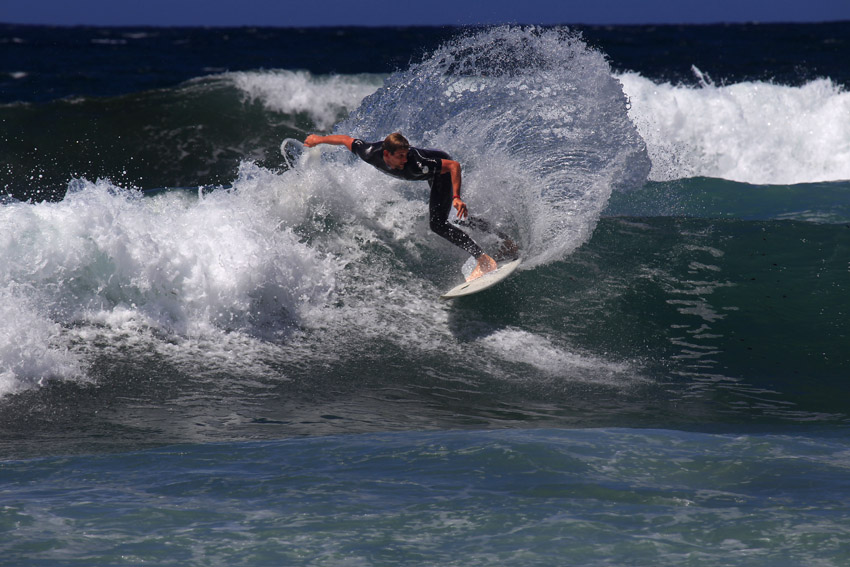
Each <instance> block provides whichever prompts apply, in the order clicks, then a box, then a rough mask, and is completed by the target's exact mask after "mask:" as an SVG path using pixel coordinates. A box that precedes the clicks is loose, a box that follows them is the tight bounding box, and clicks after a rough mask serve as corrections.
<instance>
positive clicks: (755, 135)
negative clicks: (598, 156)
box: [618, 69, 850, 184]
mask: <svg viewBox="0 0 850 567" xmlns="http://www.w3.org/2000/svg"><path fill="white" fill-rule="evenodd" d="M695 72H696V73H697V74H698V77H700V78H701V79H702V82H701V85H700V86H698V87H691V86H681V85H672V84H670V83H655V82H653V81H651V80H649V79H646V78H644V77H642V76H640V75H639V74H636V73H625V74H623V75H620V76H619V77H618V78H619V79H620V82H622V84H623V89H624V91H625V93H626V95H627V96H628V97H629V99H630V100H631V110H630V116H631V117H632V120H634V122H635V124H636V126H637V128H638V131H639V132H640V134H641V136H642V137H643V139H644V140H646V143H647V150H648V152H649V155H650V158H651V159H652V172H651V173H650V179H653V180H658V181H665V180H672V179H679V178H687V177H697V176H706V177H717V178H723V179H729V180H733V181H742V182H746V183H755V184H794V183H807V182H817V181H833V180H844V179H850V92H846V91H845V90H843V89H842V88H841V87H840V86H838V85H836V84H835V83H833V82H832V81H831V80H829V79H820V80H816V81H812V82H810V83H807V84H805V85H802V86H798V87H792V86H784V85H776V84H771V83H765V82H743V83H737V84H731V85H723V86H718V85H715V84H713V83H712V82H711V81H710V80H707V79H706V78H705V77H703V76H702V74H700V73H699V71H698V70H696V69H695Z"/></svg>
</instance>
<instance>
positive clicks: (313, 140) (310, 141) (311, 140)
mask: <svg viewBox="0 0 850 567" xmlns="http://www.w3.org/2000/svg"><path fill="white" fill-rule="evenodd" d="M321 139H322V138H321V136H317V135H315V134H310V135H309V136H307V138H306V139H305V140H304V145H305V146H307V147H308V148H314V147H316V146H318V145H319V144H321V143H322V142H321Z"/></svg>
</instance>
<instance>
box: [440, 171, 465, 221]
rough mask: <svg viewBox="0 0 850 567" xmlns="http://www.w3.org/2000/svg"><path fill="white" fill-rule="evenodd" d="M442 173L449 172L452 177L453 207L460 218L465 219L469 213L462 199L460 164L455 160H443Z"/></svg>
mask: <svg viewBox="0 0 850 567" xmlns="http://www.w3.org/2000/svg"><path fill="white" fill-rule="evenodd" d="M442 161H443V163H442V166H441V170H442V171H447V172H449V174H450V175H451V176H452V195H453V197H452V206H454V208H455V209H457V216H458V218H461V219H465V218H466V216H467V215H468V214H469V212H468V211H467V210H466V203H464V202H463V199H461V198H460V185H461V176H460V164H459V163H458V162H456V161H455V160H453V159H444V160H442Z"/></svg>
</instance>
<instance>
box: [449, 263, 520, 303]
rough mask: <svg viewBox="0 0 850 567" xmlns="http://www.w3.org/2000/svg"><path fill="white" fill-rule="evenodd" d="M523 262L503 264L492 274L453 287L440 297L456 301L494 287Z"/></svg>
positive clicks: (488, 273)
mask: <svg viewBox="0 0 850 567" xmlns="http://www.w3.org/2000/svg"><path fill="white" fill-rule="evenodd" d="M521 262H522V260H519V259H517V260H513V261H511V262H508V263H507V264H502V265H501V266H499V267H498V268H496V269H495V270H493V271H492V272H487V273H486V274H484V275H483V276H481V277H480V278H475V279H474V280H472V281H471V282H464V283H462V284H460V285H459V286H456V287H453V288H452V289H450V290H449V291H447V292H446V293H444V294H443V295H441V296H440V299H454V298H455V297H463V296H464V295H472V294H473V293H478V292H479V291H484V290H485V289H487V288H488V287H492V286H494V285H496V284H497V283H499V282H500V281H502V280H503V279H505V278H506V277H508V276H509V275H511V274H512V273H513V272H514V270H516V269H517V267H519V265H520V263H521Z"/></svg>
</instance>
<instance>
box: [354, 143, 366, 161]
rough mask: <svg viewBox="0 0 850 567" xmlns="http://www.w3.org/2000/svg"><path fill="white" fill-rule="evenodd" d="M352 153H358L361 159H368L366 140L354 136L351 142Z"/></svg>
mask: <svg viewBox="0 0 850 567" xmlns="http://www.w3.org/2000/svg"><path fill="white" fill-rule="evenodd" d="M351 153H353V154H356V155H357V157H359V158H360V159H363V160H365V159H366V142H364V141H363V140H361V139H359V138H354V141H353V142H351Z"/></svg>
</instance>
